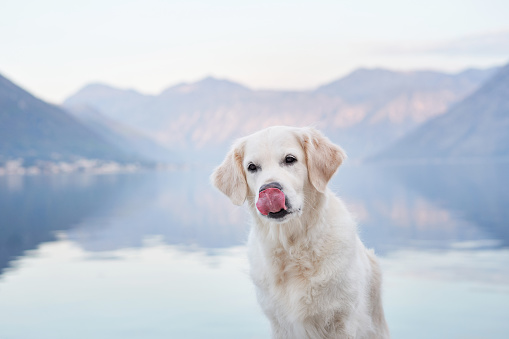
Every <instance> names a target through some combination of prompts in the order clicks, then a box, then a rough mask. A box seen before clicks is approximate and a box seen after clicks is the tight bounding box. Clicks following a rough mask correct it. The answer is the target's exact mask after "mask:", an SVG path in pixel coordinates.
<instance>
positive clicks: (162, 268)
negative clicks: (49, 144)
mask: <svg viewBox="0 0 509 339" xmlns="http://www.w3.org/2000/svg"><path fill="white" fill-rule="evenodd" d="M205 167H206V168H200V169H189V170H182V171H168V172H143V173H131V174H110V175H88V174H69V175H54V176H44V175H40V176H3V177H2V176H0V338H2V339H32V338H37V339H46V338H47V339H58V338H62V339H64V338H65V339H68V338H74V339H81V338H83V339H85V338H87V339H89V338H94V339H101V338H105V339H106V338H107V339H117V338H118V339H128V338H139V339H152V338H154V339H156V338H157V339H158V338H165V339H166V338H270V327H269V323H268V321H267V320H266V319H265V318H264V316H263V314H262V312H261V310H260V308H259V307H258V305H257V302H256V298H255V292H254V287H253V286H252V284H251V282H250V280H249V277H248V264H247V259H246V249H245V246H244V244H245V240H246V237H247V232H248V227H249V226H248V218H249V216H248V214H247V211H245V210H244V209H243V208H240V207H236V206H234V205H232V204H231V203H230V202H229V200H228V199H227V198H226V197H224V196H222V195H221V194H220V193H219V192H217V191H216V190H215V189H214V188H212V187H211V185H210V184H209V181H208V176H209V175H210V173H211V170H212V168H211V167H210V166H205ZM508 173H509V164H493V165H481V164H449V165H444V164H442V165H428V166H417V165H413V166H411V165H407V166H389V165H386V166H382V165H353V164H347V165H345V166H343V167H341V168H340V170H339V172H338V173H337V174H336V176H335V178H334V179H333V181H332V182H331V184H330V187H331V188H332V189H333V190H334V191H335V192H336V193H337V194H338V195H340V196H341V197H342V198H343V200H344V201H345V202H346V203H347V205H348V206H349V208H350V209H351V211H352V212H353V213H354V214H355V215H356V217H357V220H358V222H359V232H360V234H361V238H362V239H363V241H364V243H365V244H366V245H367V246H368V247H372V248H374V249H375V252H376V253H377V255H378V256H379V258H380V262H381V265H382V269H383V272H384V287H383V295H384V306H385V312H386V317H387V321H388V323H389V327H390V330H391V333H392V337H393V338H402V339H403V338H405V339H406V338H413V339H415V338H426V339H429V338H447V339H450V338H458V339H459V338H462V339H467V338H472V339H473V338H490V339H492V338H508V337H509V321H508V320H509V318H508V315H509V175H508Z"/></svg>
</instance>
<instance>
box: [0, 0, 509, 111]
mask: <svg viewBox="0 0 509 339" xmlns="http://www.w3.org/2000/svg"><path fill="white" fill-rule="evenodd" d="M508 18H509V1H507V0H482V1H481V0H473V1H468V0H428V1H422V2H416V1H403V0H386V1H381V0H368V1H360V0H359V1H342V0H335V1H325V0H309V1H308V0H306V1H298V0H292V1H276V0H260V1H242V0H236V1H230V0H218V1H204V0H190V1H189V0H188V1H163V0H159V1H157V0H143V1H128V0H123V1H120V0H88V1H63V0H47V1H43V0H0V74H2V75H4V76H6V77H8V78H9V79H11V80H12V81H14V82H16V83H17V84H19V85H20V86H22V87H24V88H25V89H27V90H29V91H31V92H32V93H33V94H35V95H37V96H39V97H40V98H42V99H44V100H47V101H50V102H53V103H61V102H62V101H63V100H64V99H65V98H66V97H68V96H69V95H71V94H73V93H74V92H76V91H77V90H78V89H80V88H81V87H83V86H84V85H86V84H88V83H92V82H94V83H96V82H101V83H106V84H109V85H112V86H116V87H120V88H134V89H136V90H138V91H140V92H142V93H148V94H157V93H159V92H160V91H162V90H163V89H164V88H167V87H169V86H171V85H174V84H176V83H179V82H192V81H197V80H199V79H201V78H203V77H206V76H209V75H212V76H215V77H219V78H227V79H230V80H232V81H236V82H240V83H242V84H244V85H246V86H248V87H251V88H253V89H292V90H299V89H311V88H314V87H316V86H319V85H322V84H324V83H327V82H330V81H332V80H335V79H337V78H339V77H341V76H344V75H345V74H347V73H349V72H351V71H353V70H354V69H356V68H359V67H385V68H390V69H395V70H412V69H434V70H443V71H449V72H454V71H458V70H461V69H464V68H466V67H489V66H494V65H502V64H504V63H507V62H509V19H508Z"/></svg>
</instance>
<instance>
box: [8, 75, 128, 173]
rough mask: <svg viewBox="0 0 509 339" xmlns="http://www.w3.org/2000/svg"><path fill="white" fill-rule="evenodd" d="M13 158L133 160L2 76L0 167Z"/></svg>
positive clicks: (59, 109)
mask: <svg viewBox="0 0 509 339" xmlns="http://www.w3.org/2000/svg"><path fill="white" fill-rule="evenodd" d="M13 158H23V159H26V160H28V161H30V160H35V159H43V160H74V159H77V158H95V159H109V160H119V161H126V160H131V159H132V158H130V157H129V156H127V155H126V154H125V153H124V152H122V151H121V150H120V149H118V148H117V147H115V146H113V145H111V144H110V143H108V142H107V141H105V140H104V139H103V138H101V137H100V136H99V135H98V134H96V133H94V132H93V131H91V130H90V129H88V128H87V127H85V126H84V125H83V124H81V123H80V122H79V121H77V120H76V119H75V118H73V117H72V116H70V115H69V114H68V113H67V112H65V111H64V110H62V109H61V108H59V107H57V106H53V105H50V104H48V103H46V102H44V101H42V100H39V99H37V98H36V97H34V96H33V95H31V94H30V93H28V92H27V91H25V90H23V89H22V88H20V87H18V86H16V85H15V84H14V83H12V82H11V81H9V80H7V79H6V78H4V77H3V76H1V75H0V163H2V162H3V161H5V160H8V159H13Z"/></svg>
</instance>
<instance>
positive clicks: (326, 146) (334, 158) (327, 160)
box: [301, 127, 346, 193]
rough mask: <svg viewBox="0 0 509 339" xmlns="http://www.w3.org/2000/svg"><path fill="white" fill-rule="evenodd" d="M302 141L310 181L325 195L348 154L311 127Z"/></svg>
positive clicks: (306, 130) (302, 137)
mask: <svg viewBox="0 0 509 339" xmlns="http://www.w3.org/2000/svg"><path fill="white" fill-rule="evenodd" d="M301 140H302V147H303V149H304V152H305V153H306V159H307V166H308V177H309V181H310V182H311V184H312V185H313V186H314V187H315V188H316V189H317V190H318V191H319V192H321V193H324V192H325V190H326V188H327V183H328V182H329V180H330V179H331V178H332V176H333V175H334V173H336V171H337V169H338V167H339V165H341V163H342V162H343V161H344V160H345V159H346V153H345V152H344V151H343V150H342V149H341V147H339V146H337V145H335V144H333V143H332V142H331V141H330V140H329V139H328V138H327V137H325V136H324V135H323V134H322V133H320V132H319V131H317V130H316V129H314V128H311V127H309V128H306V129H305V132H304V133H303V134H302V136H301Z"/></svg>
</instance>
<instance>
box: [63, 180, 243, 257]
mask: <svg viewBox="0 0 509 339" xmlns="http://www.w3.org/2000/svg"><path fill="white" fill-rule="evenodd" d="M138 180H139V184H137V185H135V186H133V187H131V188H130V189H131V190H132V191H131V193H130V194H127V195H124V196H123V198H122V200H121V201H117V202H115V205H116V206H115V207H114V208H112V209H110V210H109V211H108V214H107V215H105V216H104V217H102V218H100V219H96V218H89V219H86V220H84V221H83V222H82V223H81V224H79V225H77V227H75V228H73V229H72V230H69V231H68V232H67V235H68V237H69V238H70V239H72V240H74V241H76V242H78V243H80V245H81V246H83V247H84V248H85V249H87V250H89V251H108V250H115V249H120V248H125V247H140V246H142V245H143V241H144V240H145V239H146V238H147V237H151V236H157V237H161V238H162V240H163V241H164V242H165V243H167V244H172V245H183V246H188V247H190V248H191V249H192V248H194V247H197V248H205V249H213V248H224V247H231V246H236V245H239V244H242V243H243V242H244V240H245V239H246V235H247V230H246V229H247V222H246V221H247V218H245V217H244V216H243V210H242V209H240V208H238V209H231V208H230V207H231V206H230V202H229V201H228V199H221V197H220V196H219V193H218V192H216V191H215V189H213V188H212V187H211V186H210V184H209V183H208V173H205V172H193V171H184V172H173V173H150V174H144V175H140V176H139V178H138Z"/></svg>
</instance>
